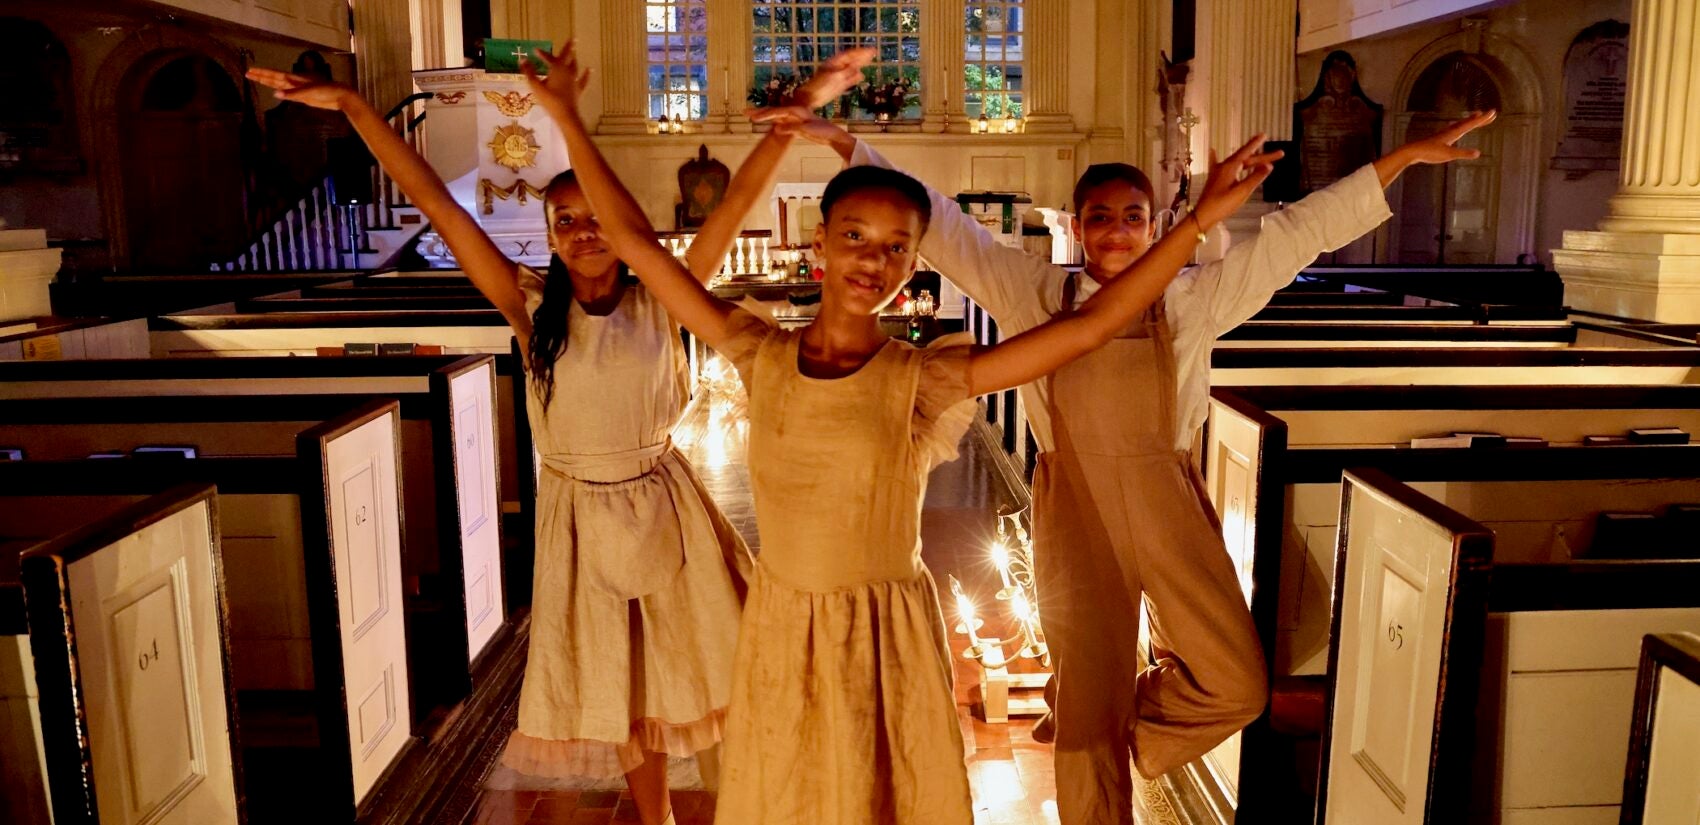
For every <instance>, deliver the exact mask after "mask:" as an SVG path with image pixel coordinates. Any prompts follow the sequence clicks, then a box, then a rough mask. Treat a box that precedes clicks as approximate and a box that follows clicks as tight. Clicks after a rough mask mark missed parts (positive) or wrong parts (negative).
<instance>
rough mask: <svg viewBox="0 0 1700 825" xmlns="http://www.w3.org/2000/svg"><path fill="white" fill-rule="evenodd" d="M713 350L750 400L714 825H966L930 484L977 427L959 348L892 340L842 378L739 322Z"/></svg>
mask: <svg viewBox="0 0 1700 825" xmlns="http://www.w3.org/2000/svg"><path fill="white" fill-rule="evenodd" d="M734 326H735V328H736V330H737V331H736V333H735V335H734V336H733V340H732V342H731V343H730V344H728V345H727V346H725V347H723V348H722V350H721V354H723V355H725V356H726V357H727V359H728V360H730V361H731V362H732V363H733V365H734V366H736V367H737V369H738V372H739V374H740V375H741V376H742V377H743V380H744V384H745V386H746V387H747V388H748V390H749V397H750V400H749V412H750V436H749V468H750V480H751V486H752V487H753V489H754V496H755V508H756V523H757V525H758V527H759V529H760V530H761V545H762V550H761V556H760V559H759V563H758V565H757V573H756V577H755V581H754V583H753V584H752V586H751V588H750V597H749V601H748V603H747V604H746V606H745V609H744V622H743V630H742V635H741V636H740V638H739V643H738V658H737V665H736V670H735V673H734V675H733V687H732V709H731V715H730V716H729V717H728V719H727V730H726V746H725V749H724V760H723V762H722V767H723V773H722V775H721V783H720V803H719V808H718V809H717V811H716V818H715V821H716V822H717V823H721V825H775V824H776V823H807V825H869V823H881V825H888V824H889V823H901V824H902V825H968V823H971V822H972V821H973V812H972V808H971V805H970V801H969V794H968V775H967V770H966V768H965V767H964V765H963V746H962V733H961V730H960V728H959V727H958V723H957V716H956V702H955V698H954V695H953V693H952V680H951V660H950V653H949V650H948V649H947V647H946V642H945V627H944V621H943V617H942V615H941V614H940V611H939V601H938V591H937V589H936V588H935V587H934V584H933V578H932V576H931V575H930V574H929V573H928V572H927V568H926V567H925V566H923V565H922V563H921V546H920V545H921V542H920V528H921V503H922V497H923V495H924V494H925V492H926V482H927V474H928V472H929V471H930V470H931V469H932V468H933V466H934V465H936V464H937V463H939V462H940V461H942V460H945V459H948V458H950V457H952V456H954V455H955V452H956V444H957V441H958V439H960V438H961V436H962V434H963V432H965V431H966V430H967V427H968V423H969V421H970V419H971V417H972V415H973V410H974V407H973V405H971V404H967V403H963V402H964V401H966V400H967V398H968V387H967V355H968V347H967V346H966V344H967V343H968V338H967V336H951V337H950V338H946V339H940V340H939V341H938V342H935V343H934V344H933V345H932V346H930V347H928V348H926V349H917V348H915V347H912V346H910V345H908V344H907V343H903V342H899V341H895V340H893V341H889V342H887V343H886V344H885V347H884V348H883V349H881V350H880V351H879V353H878V354H876V355H875V356H874V357H873V358H872V359H871V360H869V361H868V363H867V364H865V365H863V366H862V368H861V369H859V370H857V371H856V372H854V373H852V374H850V375H848V376H845V377H843V378H837V379H830V380H826V379H815V378H809V377H807V376H804V375H803V374H802V373H801V372H800V371H799V370H798V360H797V352H798V343H799V341H800V339H801V333H800V332H798V331H780V330H778V329H776V328H773V327H771V326H769V325H768V324H767V323H765V322H764V321H762V320H760V319H758V318H756V316H753V315H751V314H749V313H747V312H743V311H742V310H740V311H738V312H737V313H736V314H735V316H734Z"/></svg>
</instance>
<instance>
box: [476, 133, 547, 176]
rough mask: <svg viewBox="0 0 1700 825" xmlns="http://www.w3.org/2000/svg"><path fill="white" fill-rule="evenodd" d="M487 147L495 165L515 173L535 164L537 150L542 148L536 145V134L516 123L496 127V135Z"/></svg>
mask: <svg viewBox="0 0 1700 825" xmlns="http://www.w3.org/2000/svg"><path fill="white" fill-rule="evenodd" d="M487 145H488V146H489V147H490V154H491V156H492V158H493V159H494V160H495V161H496V162H497V163H500V164H501V165H503V166H506V167H508V168H509V169H512V170H514V171H515V172H518V171H519V170H521V169H524V168H525V167H527V166H532V165H534V164H536V163H537V150H539V149H542V148H543V147H542V146H540V145H538V143H537V133H536V132H535V131H533V130H531V129H527V128H525V127H524V126H521V125H519V124H518V123H510V124H508V125H506V126H498V127H496V134H495V136H494V137H492V138H490V142H489V143H488V144H487Z"/></svg>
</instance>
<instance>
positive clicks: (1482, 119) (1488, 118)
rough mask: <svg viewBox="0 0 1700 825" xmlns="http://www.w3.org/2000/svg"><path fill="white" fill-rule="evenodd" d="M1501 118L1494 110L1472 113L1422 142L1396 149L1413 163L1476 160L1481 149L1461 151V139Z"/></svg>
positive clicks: (1479, 155) (1417, 141)
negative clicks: (1459, 143) (1459, 144)
mask: <svg viewBox="0 0 1700 825" xmlns="http://www.w3.org/2000/svg"><path fill="white" fill-rule="evenodd" d="M1497 117H1499V112H1497V111H1494V110H1492V109H1490V110H1488V111H1486V112H1472V113H1471V114H1470V116H1469V117H1467V118H1464V119H1463V120H1459V121H1454V122H1453V123H1451V124H1450V125H1448V126H1447V127H1446V128H1445V129H1442V130H1440V131H1439V132H1436V133H1434V134H1432V135H1429V136H1428V137H1426V138H1423V139H1422V140H1413V141H1411V142H1410V143H1407V144H1405V145H1404V146H1401V147H1399V148H1398V149H1395V150H1394V151H1395V152H1403V153H1405V154H1406V155H1407V156H1408V157H1407V160H1409V161H1410V162H1411V163H1450V162H1452V161H1455V160H1474V159H1476V158H1479V157H1481V156H1482V151H1481V150H1480V149H1460V148H1458V146H1457V143H1458V141H1459V139H1461V138H1463V137H1464V136H1465V135H1467V134H1469V133H1471V132H1474V131H1475V130H1477V129H1480V128H1482V127H1483V126H1486V125H1488V124H1489V123H1492V122H1493V121H1494V118H1497Z"/></svg>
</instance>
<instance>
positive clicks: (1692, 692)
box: [1620, 633, 1700, 825]
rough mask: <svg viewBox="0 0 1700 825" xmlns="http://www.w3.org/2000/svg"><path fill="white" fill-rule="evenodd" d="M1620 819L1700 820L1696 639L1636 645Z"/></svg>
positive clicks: (1680, 636) (1632, 822)
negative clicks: (1638, 653) (1636, 665)
mask: <svg viewBox="0 0 1700 825" xmlns="http://www.w3.org/2000/svg"><path fill="white" fill-rule="evenodd" d="M1620 821H1621V822H1622V823H1623V825H1642V823H1646V825H1663V824H1664V823H1672V824H1673V825H1675V824H1676V823H1681V825H1690V823H1695V822H1700V635H1695V634H1693V633H1660V634H1656V635H1649V636H1647V637H1646V638H1645V639H1644V640H1643V642H1642V645H1641V669H1640V675H1639V678H1638V680H1637V684H1636V688H1635V715H1634V717H1633V721H1632V723H1631V727H1630V732H1629V764H1628V768H1627V770H1626V771H1625V772H1624V778H1623V810H1622V819H1621V820H1620Z"/></svg>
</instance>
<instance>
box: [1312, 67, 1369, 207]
mask: <svg viewBox="0 0 1700 825" xmlns="http://www.w3.org/2000/svg"><path fill="white" fill-rule="evenodd" d="M1381 114H1382V106H1381V104H1379V103H1376V102H1375V101H1373V100H1370V99H1369V97H1368V96H1367V95H1365V94H1364V90H1363V87H1362V86H1359V85H1358V64H1357V61H1355V60H1353V59H1352V56H1351V55H1350V54H1348V53H1346V52H1345V51H1339V50H1336V51H1334V52H1332V53H1330V54H1329V55H1328V57H1327V58H1325V59H1324V60H1323V61H1322V72H1321V73H1320V74H1318V75H1317V78H1316V88H1314V89H1312V90H1311V93H1310V96H1309V97H1306V98H1305V99H1304V100H1301V101H1299V102H1298V103H1297V104H1295V105H1294V106H1293V141H1294V143H1296V144H1297V145H1298V147H1299V190H1300V192H1301V193H1309V192H1314V191H1316V190H1318V189H1321V188H1323V187H1325V186H1327V185H1328V184H1331V183H1333V182H1335V181H1337V180H1339V179H1341V178H1343V177H1345V176H1347V175H1349V174H1351V173H1352V172H1354V171H1356V170H1357V169H1358V168H1359V167H1361V166H1363V165H1364V164H1366V163H1369V162H1370V161H1373V160H1375V159H1376V157H1377V156H1378V155H1380V154H1381Z"/></svg>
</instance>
